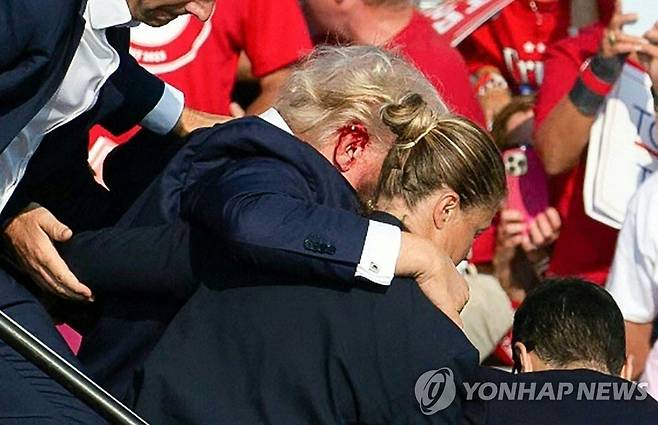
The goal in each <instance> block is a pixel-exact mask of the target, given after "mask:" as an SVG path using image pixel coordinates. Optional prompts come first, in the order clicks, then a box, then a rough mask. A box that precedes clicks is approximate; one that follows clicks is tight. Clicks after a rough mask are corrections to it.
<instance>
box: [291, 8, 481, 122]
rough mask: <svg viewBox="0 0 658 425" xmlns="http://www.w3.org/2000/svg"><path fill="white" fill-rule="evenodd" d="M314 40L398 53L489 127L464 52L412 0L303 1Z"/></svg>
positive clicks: (456, 108) (456, 106)
mask: <svg viewBox="0 0 658 425" xmlns="http://www.w3.org/2000/svg"><path fill="white" fill-rule="evenodd" d="M302 5H303V8H304V11H305V14H306V17H307V20H308V22H309V26H310V28H311V31H312V33H313V34H314V39H315V40H316V41H317V42H319V43H322V42H327V41H330V42H335V41H337V42H339V43H340V42H343V43H353V44H372V45H375V46H382V47H385V48H387V49H392V50H394V51H398V52H399V53H400V54H401V55H402V56H404V57H405V58H407V60H409V62H410V63H412V64H413V65H415V66H416V67H417V68H418V69H419V70H420V71H421V72H422V73H423V74H424V75H425V77H427V79H428V80H430V82H432V84H433V85H434V87H436V90H437V91H438V92H439V94H440V95H441V97H442V98H443V99H444V101H445V102H446V104H447V105H448V106H449V107H450V109H451V110H452V111H453V112H455V113H457V114H460V115H462V116H465V117H467V118H469V119H471V120H473V121H474V122H476V123H478V124H480V125H484V117H483V115H482V111H481V109H480V107H479V105H478V103H477V101H476V99H475V95H474V93H473V89H472V88H471V86H470V83H469V80H468V69H467V68H466V64H465V63H464V59H463V58H462V57H461V55H460V54H459V51H458V50H457V49H455V48H453V47H451V46H450V43H449V41H448V40H446V39H444V38H443V37H442V36H441V35H439V34H438V33H437V32H436V31H435V30H434V28H432V22H431V21H430V20H429V19H428V18H426V17H425V16H424V15H422V14H421V13H420V12H419V11H418V10H416V8H415V7H414V2H413V1H411V0H303V1H302Z"/></svg>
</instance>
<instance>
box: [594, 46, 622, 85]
mask: <svg viewBox="0 0 658 425" xmlns="http://www.w3.org/2000/svg"><path fill="white" fill-rule="evenodd" d="M624 63H626V55H614V56H611V57H605V56H603V55H601V54H598V55H596V56H594V57H593V58H592V60H591V61H590V63H589V68H590V69H591V70H592V72H593V73H594V75H595V76H596V77H598V78H599V79H601V80H603V81H605V82H607V83H608V84H610V85H613V84H614V83H615V81H617V78H619V76H620V75H621V71H622V69H623V68H624Z"/></svg>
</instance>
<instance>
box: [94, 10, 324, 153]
mask: <svg viewBox="0 0 658 425" xmlns="http://www.w3.org/2000/svg"><path fill="white" fill-rule="evenodd" d="M131 39H132V40H131V49H130V53H131V54H132V55H133V56H134V57H135V58H136V59H137V61H138V62H139V63H140V64H141V65H142V66H144V67H145V68H146V69H147V70H149V71H151V72H152V73H154V74H157V75H158V76H159V77H160V78H162V79H163V80H164V81H166V82H168V83H169V84H171V85H172V86H174V87H176V88H178V89H179V90H181V91H182V92H183V93H185V103H186V105H187V106H189V107H191V108H194V109H199V110H202V111H205V112H210V113H214V114H223V115H228V114H229V104H230V102H231V91H232V89H233V85H234V84H235V80H236V73H237V64H238V59H239V57H240V52H241V51H243V50H244V52H245V53H246V55H247V57H248V58H249V60H250V61H251V65H252V72H253V74H254V76H255V77H258V78H260V77H263V76H265V75H267V74H270V73H271V72H274V71H276V70H278V69H281V68H284V67H286V66H288V65H290V64H292V63H294V62H296V61H297V60H299V59H300V58H301V57H302V56H303V55H304V54H306V53H308V51H310V49H311V48H312V44H311V39H310V35H309V33H308V28H307V26H306V21H305V20H304V16H303V15H302V12H301V9H300V7H299V5H298V3H297V0H217V2H216V6H215V11H214V13H213V15H212V17H211V18H210V19H208V21H206V22H201V21H199V20H198V19H196V18H194V17H192V16H190V15H183V16H180V17H178V18H176V19H175V20H174V21H172V22H170V23H169V24H167V25H165V26H163V27H160V28H152V27H148V26H146V25H140V26H139V27H137V28H135V29H133V30H132V32H131ZM94 134H96V135H97V134H99V133H98V132H97V130H95V131H94V132H93V133H92V140H96V137H94Z"/></svg>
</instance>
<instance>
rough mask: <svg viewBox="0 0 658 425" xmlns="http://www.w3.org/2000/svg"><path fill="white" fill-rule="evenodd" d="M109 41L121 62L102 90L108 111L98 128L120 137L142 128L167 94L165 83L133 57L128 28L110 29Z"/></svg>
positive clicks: (103, 105) (103, 103) (104, 104)
mask: <svg viewBox="0 0 658 425" xmlns="http://www.w3.org/2000/svg"><path fill="white" fill-rule="evenodd" d="M107 37H108V41H110V44H112V46H113V47H114V48H115V49H116V51H117V52H118V53H119V56H120V58H121V62H120V63H119V68H118V69H117V70H116V71H115V72H114V73H113V74H112V75H111V76H110V78H109V79H108V81H107V82H106V83H105V86H104V87H103V92H102V94H101V96H102V99H99V102H102V107H103V108H105V109H104V110H103V112H102V113H101V115H102V118H101V120H100V122H99V124H101V125H102V126H103V127H105V128H106V129H108V130H109V131H111V132H112V133H114V134H121V133H124V132H126V131H128V130H129V129H131V128H132V127H133V126H135V125H137V124H139V123H140V121H142V119H143V118H144V117H145V116H146V115H148V113H149V112H151V110H153V108H155V106H156V105H157V104H158V102H159V101H160V98H161V97H162V94H163V93H164V82H162V80H160V79H159V78H158V77H156V76H155V75H153V74H151V73H150V72H148V71H147V70H145V69H144V68H142V67H141V66H140V65H139V64H138V63H137V61H136V60H135V58H133V57H132V56H130V54H129V53H128V43H129V31H128V29H127V28H115V29H109V30H107Z"/></svg>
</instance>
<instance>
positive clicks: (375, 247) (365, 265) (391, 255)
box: [354, 220, 402, 286]
mask: <svg viewBox="0 0 658 425" xmlns="http://www.w3.org/2000/svg"><path fill="white" fill-rule="evenodd" d="M401 244H402V231H401V230H400V229H399V228H397V227H396V226H392V225H390V224H385V223H380V222H378V221H373V220H370V222H369V224H368V232H367V233H366V241H365V244H364V245H363V252H362V253H361V260H360V261H359V264H358V265H357V267H356V273H355V274H354V276H355V277H362V278H364V279H368V280H369V281H371V282H374V283H377V284H379V285H385V286H388V285H390V284H391V281H392V280H393V277H394V276H395V265H396V263H397V261H398V257H399V255H400V245H401Z"/></svg>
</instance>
